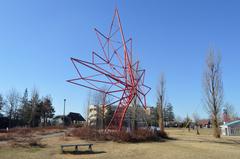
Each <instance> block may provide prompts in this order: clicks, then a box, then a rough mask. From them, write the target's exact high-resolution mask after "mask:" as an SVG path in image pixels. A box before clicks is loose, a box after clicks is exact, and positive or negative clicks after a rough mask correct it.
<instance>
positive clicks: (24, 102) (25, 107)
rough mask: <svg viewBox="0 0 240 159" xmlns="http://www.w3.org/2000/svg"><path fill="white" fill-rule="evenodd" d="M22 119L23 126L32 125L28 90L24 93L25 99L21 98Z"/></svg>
mask: <svg viewBox="0 0 240 159" xmlns="http://www.w3.org/2000/svg"><path fill="white" fill-rule="evenodd" d="M19 113H20V119H21V120H22V122H23V124H24V125H25V124H28V125H30V121H31V106H30V103H29V100H28V90H27V88H26V89H25V91H24V94H23V97H22V98H21V107H20V110H19Z"/></svg>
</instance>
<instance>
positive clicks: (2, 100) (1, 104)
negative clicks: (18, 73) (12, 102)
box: [0, 94, 5, 111]
mask: <svg viewBox="0 0 240 159" xmlns="http://www.w3.org/2000/svg"><path fill="white" fill-rule="evenodd" d="M4 105H5V101H4V99H3V96H2V95H1V94H0V111H1V110H2V108H3V107H4Z"/></svg>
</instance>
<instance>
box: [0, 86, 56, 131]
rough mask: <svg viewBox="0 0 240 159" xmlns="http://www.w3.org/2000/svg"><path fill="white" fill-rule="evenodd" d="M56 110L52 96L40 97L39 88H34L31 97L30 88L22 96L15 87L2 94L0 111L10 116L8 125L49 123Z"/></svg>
mask: <svg viewBox="0 0 240 159" xmlns="http://www.w3.org/2000/svg"><path fill="white" fill-rule="evenodd" d="M54 112H55V110H54V107H53V105H52V98H51V96H44V97H42V98H40V95H39V92H38V90H37V89H33V90H32V92H31V95H30V97H29V96H28V89H25V91H24V94H23V95H22V96H21V95H20V93H19V92H18V91H16V90H15V89H11V90H10V91H9V92H8V94H7V95H6V96H5V97H3V95H1V94H0V113H1V114H4V116H6V117H7V118H8V127H13V126H31V127H36V126H39V125H40V124H42V125H47V124H48V121H49V120H48V119H50V118H52V117H53V116H54Z"/></svg>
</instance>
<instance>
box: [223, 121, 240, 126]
mask: <svg viewBox="0 0 240 159" xmlns="http://www.w3.org/2000/svg"><path fill="white" fill-rule="evenodd" d="M235 124H240V120H235V121H232V122H230V123H226V124H224V125H225V126H233V125H235Z"/></svg>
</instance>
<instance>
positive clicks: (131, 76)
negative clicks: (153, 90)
mask: <svg viewBox="0 0 240 159" xmlns="http://www.w3.org/2000/svg"><path fill="white" fill-rule="evenodd" d="M95 32H96V35H97V38H98V40H99V43H100V46H101V49H102V50H101V54H99V53H97V52H92V61H90V62H87V61H83V60H79V59H76V58H71V61H72V63H73V65H74V67H75V69H76V70H77V73H78V76H79V77H77V78H75V79H71V80H68V82H70V83H72V84H75V85H78V86H82V87H85V88H89V89H92V90H95V91H99V92H102V93H104V94H105V96H111V98H112V99H113V102H111V103H108V105H105V104H103V109H105V107H106V106H111V105H113V104H115V105H118V107H117V109H116V110H115V112H114V115H113V118H112V120H111V121H110V123H109V125H108V127H107V129H115V130H121V129H122V126H123V120H124V118H125V114H126V111H127V109H128V107H129V106H130V105H131V103H132V102H133V100H135V99H136V100H138V101H139V103H140V104H141V105H142V106H143V107H144V108H146V94H147V93H148V92H149V91H150V87H148V86H146V85H144V76H145V70H143V69H140V68H139V61H133V56H132V39H131V38H130V39H128V40H125V37H124V34H123V30H122V25H121V22H120V17H119V14H118V10H117V9H115V13H114V16H113V20H112V23H111V26H110V31H109V33H108V34H107V35H104V34H103V33H101V32H100V31H98V30H97V29H95ZM79 64H80V65H81V67H78V65H79ZM84 68H87V70H86V71H84V70H82V69H84ZM82 73H84V74H85V75H82ZM103 112H104V111H103Z"/></svg>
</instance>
